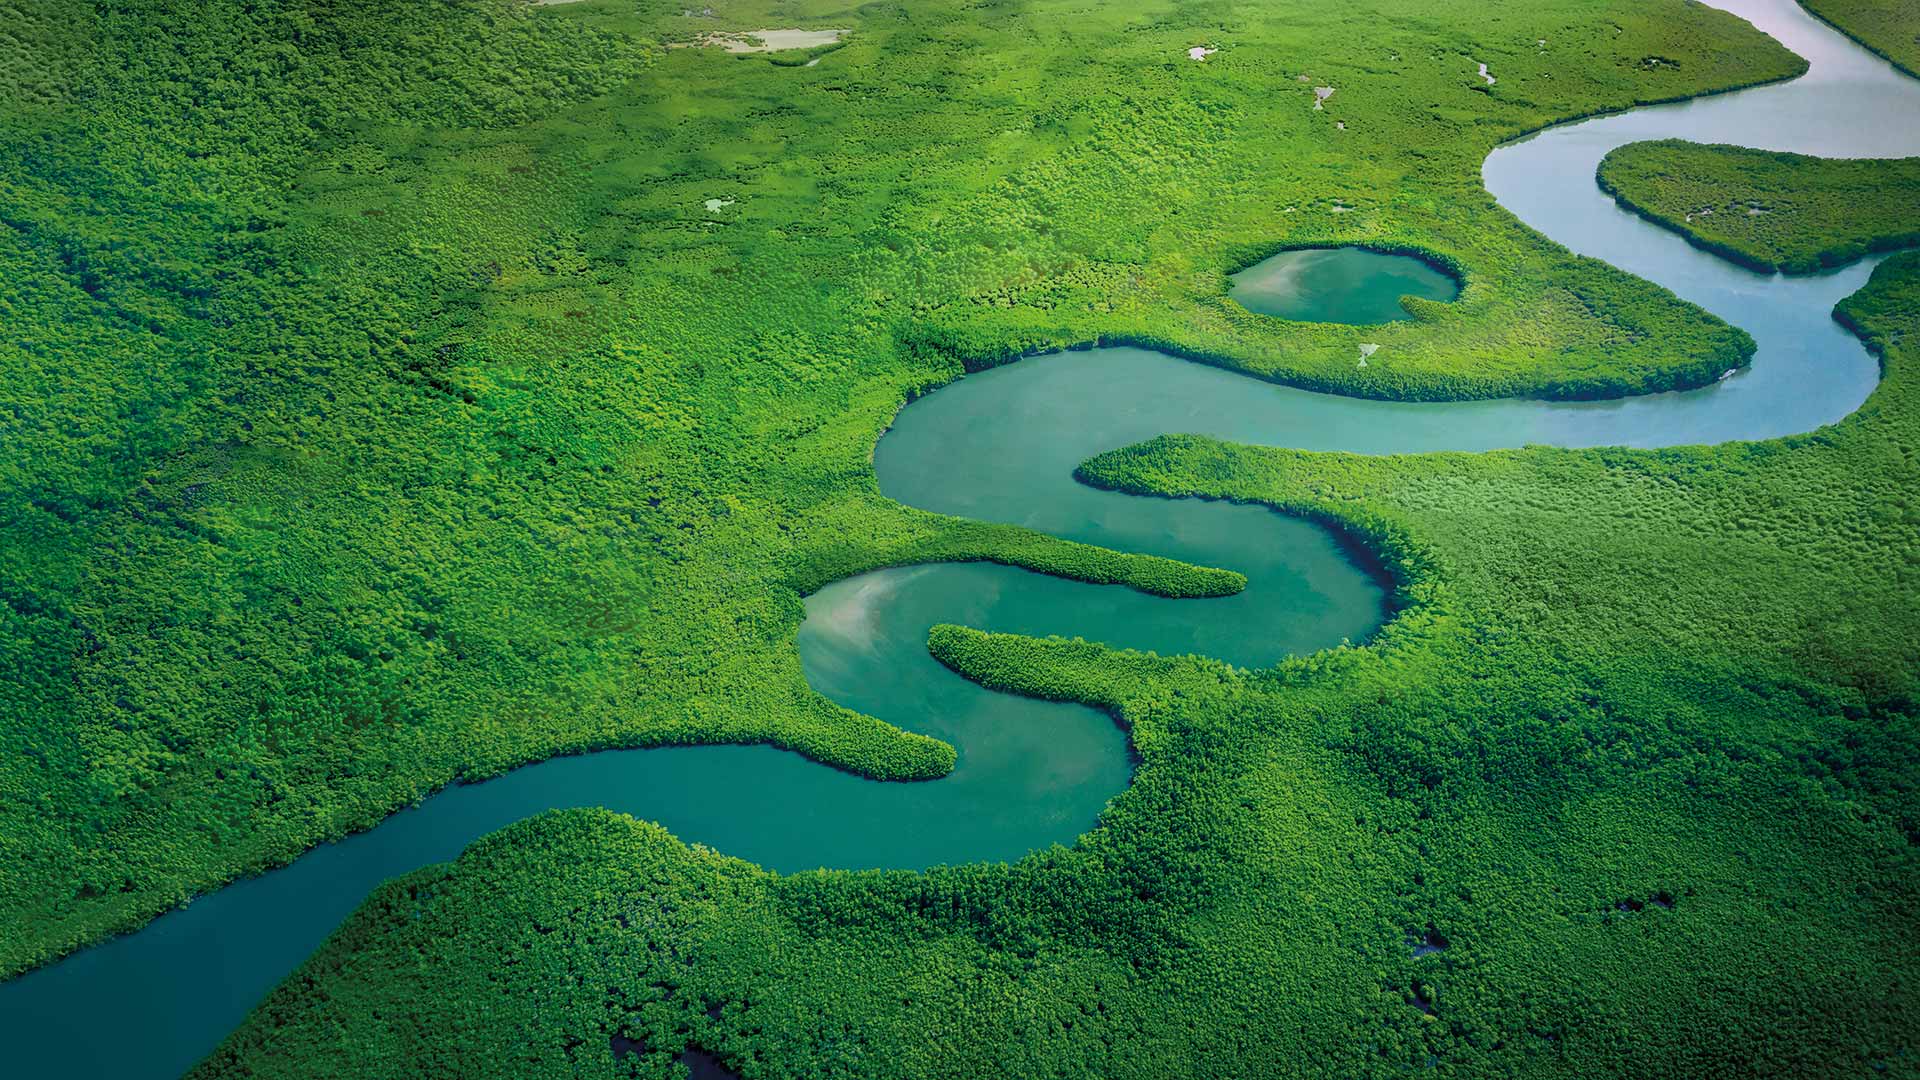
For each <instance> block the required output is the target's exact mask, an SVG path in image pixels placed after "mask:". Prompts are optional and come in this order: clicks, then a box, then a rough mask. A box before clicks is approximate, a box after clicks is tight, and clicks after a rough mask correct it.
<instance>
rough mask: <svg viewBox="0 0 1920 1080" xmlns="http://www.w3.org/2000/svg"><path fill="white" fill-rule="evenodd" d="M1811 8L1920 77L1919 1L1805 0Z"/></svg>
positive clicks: (1905, 69) (1843, 30)
mask: <svg viewBox="0 0 1920 1080" xmlns="http://www.w3.org/2000/svg"><path fill="white" fill-rule="evenodd" d="M1805 4H1806V8H1807V10H1808V11H1811V12H1813V13H1814V14H1815V15H1818V16H1819V17H1821V18H1822V19H1825V20H1826V21H1827V22H1830V23H1832V24H1833V25H1834V26H1836V27H1838V28H1839V29H1840V31H1841V32H1842V33H1844V34H1846V35H1847V36H1848V37H1850V38H1852V39H1854V40H1855V41H1858V42H1859V43H1860V44H1862V45H1865V46H1866V47H1867V48H1869V49H1872V50H1873V51H1874V52H1876V53H1879V54H1880V55H1881V56H1884V57H1886V58H1887V59H1888V60H1891V61H1893V63H1894V64H1896V65H1898V66H1899V67H1900V69H1901V70H1903V71H1905V72H1907V73H1908V74H1909V75H1914V76H1917V77H1920V4H1915V3H1914V0H1805Z"/></svg>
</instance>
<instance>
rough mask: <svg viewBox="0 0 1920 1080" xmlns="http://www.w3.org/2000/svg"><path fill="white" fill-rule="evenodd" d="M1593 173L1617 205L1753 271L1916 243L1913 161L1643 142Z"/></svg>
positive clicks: (1830, 262)
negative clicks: (1844, 157)
mask: <svg viewBox="0 0 1920 1080" xmlns="http://www.w3.org/2000/svg"><path fill="white" fill-rule="evenodd" d="M1599 177H1600V186H1601V187H1602V188H1604V189H1605V190H1606V191H1607V192H1608V193H1609V194H1611V195H1613V197H1614V198H1616V199H1618V200H1619V201H1620V204H1621V205H1622V206H1627V207H1630V208H1632V209H1633V210H1635V211H1637V212H1639V213H1641V214H1644V215H1646V216H1647V217H1648V218H1649V219H1651V220H1653V221H1655V222H1658V223H1659V224H1661V225H1664V226H1666V227H1667V228H1670V229H1678V230H1680V231H1682V232H1684V233H1686V235H1687V237H1688V238H1689V239H1691V240H1693V241H1694V242H1696V243H1698V244H1699V245H1700V246H1701V247H1704V248H1706V249H1707V250H1708V251H1711V252H1714V253H1715V254H1717V255H1720V256H1722V257H1724V258H1727V259H1731V260H1733V261H1734V262H1737V263H1740V264H1742V265H1744V266H1750V267H1752V268H1754V269H1756V270H1763V271H1775V270H1780V271H1785V272H1787V273H1790V274H1806V273H1812V272H1814V271H1816V270H1819V269H1821V268H1823V267H1829V266H1842V265H1844V264H1846V263H1850V262H1853V261H1854V260H1856V259H1858V258H1860V257H1861V256H1863V255H1866V254H1868V253H1870V252H1875V251H1889V250H1894V249H1897V248H1905V247H1913V246H1915V245H1920V213H1916V212H1915V210H1914V205H1913V202H1914V193H1915V192H1916V191H1920V158H1901V159H1898V160H1895V161H1861V160H1829V159H1825V158H1812V157H1807V156H1805V155H1802V154H1787V153H1779V152H1772V151H1766V150H1748V149H1744V148H1741V147H1737V146H1700V145H1696V144H1692V143H1685V142H1678V141H1661V142H1643V143H1630V144H1628V145H1626V146H1623V147H1621V148H1620V149H1618V150H1615V151H1613V152H1612V153H1610V154H1608V155H1607V157H1606V159H1605V160H1604V161H1602V162H1601V163H1600V173H1599Z"/></svg>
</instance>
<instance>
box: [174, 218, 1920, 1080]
mask: <svg viewBox="0 0 1920 1080" xmlns="http://www.w3.org/2000/svg"><path fill="white" fill-rule="evenodd" d="M1838 314H1839V317H1840V318H1841V319H1842V320H1843V321H1844V322H1845V323H1847V324H1848V325H1849V326H1851V327H1853V328H1854V329H1856V331H1857V332H1859V333H1860V334H1862V335H1863V336H1864V337H1865V338H1866V339H1867V340H1868V341H1869V342H1870V343H1872V344H1873V346H1874V347H1875V348H1876V350H1878V351H1880V352H1881V353H1882V355H1883V357H1884V361H1885V365H1886V372H1887V380H1886V382H1885V383H1884V384H1883V385H1882V387H1881V388H1880V390H1879V391H1878V392H1877V393H1876V394H1875V395H1874V396H1873V398H1872V399H1871V400H1870V401H1869V402H1868V403H1867V405H1866V406H1865V407H1864V408H1863V409H1862V410H1861V411H1860V412H1859V413H1857V414H1856V415H1855V416H1853V417H1851V418H1849V419H1848V420H1847V421H1845V422H1843V423H1841V424H1838V425H1835V426H1834V427H1832V428H1829V429H1824V430H1821V431H1819V432H1816V433H1813V434H1810V435H1807V436H1803V437H1798V438H1793V439H1787V440H1781V441H1776V442H1769V443H1757V444H1732V445H1726V446H1719V447H1706V448H1684V449H1674V450H1665V451H1658V452H1640V451H1622V450H1592V451H1568V450H1553V449H1529V450H1524V451H1512V452H1502V453H1494V454H1485V455H1466V454H1445V455H1428V456H1420V457H1349V456H1343V455H1327V454H1308V453H1299V452H1290V451H1280V450H1268V449H1253V448H1246V447H1235V446H1229V445H1224V444H1220V443H1215V442H1211V441H1207V440H1202V439H1195V438H1191V437H1180V436H1168V437H1163V438H1159V439H1155V440H1153V441H1151V442H1149V443H1146V444H1143V445H1140V446H1137V447H1130V448H1125V449H1122V450H1118V451H1115V452H1112V453H1108V454H1105V455H1102V456H1101V457H1100V458H1097V459H1095V460H1094V461H1092V462H1089V463H1087V465H1086V466H1085V467H1084V468H1083V470H1082V474H1083V476H1084V477H1085V478H1086V479H1088V480H1089V481H1091V482H1097V483H1101V484H1105V485H1109V486H1112V487H1116V488H1122V489H1126V490H1132V491H1137V492H1141V493H1143V494H1145V493H1158V494H1173V495H1197V496H1202V497H1208V498H1232V499H1241V500H1254V501H1260V502H1266V503H1269V504H1272V505H1274V506H1277V507H1282V508H1287V509H1290V510H1294V511H1297V512H1304V513H1312V514H1317V515H1323V516H1326V517H1328V518H1329V519H1332V520H1337V521H1340V522H1344V523H1346V524H1347V526H1348V527H1350V528H1353V529H1355V530H1357V531H1358V532H1360V533H1362V534H1364V535H1365V536H1367V537H1368V538H1369V539H1370V540H1371V541H1372V542H1374V543H1375V544H1377V545H1378V546H1379V547H1380V548H1381V550H1382V551H1383V553H1384V554H1385V556H1386V561H1387V562H1388V564H1389V565H1390V566H1392V567H1393V568H1394V573H1395V576H1396V577H1397V578H1398V579H1399V582H1400V586H1401V589H1402V591H1403V598H1404V599H1405V600H1406V601H1407V602H1408V604H1409V606H1408V608H1407V609H1406V610H1405V611H1404V612H1403V614H1402V615H1401V616H1400V617H1399V618H1398V619H1397V620H1396V621H1395V622H1394V623H1392V624H1390V626H1389V627H1388V629H1387V630H1386V632H1385V633H1384V634H1383V635H1382V636H1381V638H1380V640H1379V641H1377V642H1375V643H1373V644H1371V645H1369V646H1366V647H1362V648H1346V649H1339V650H1334V651H1331V652H1328V653H1323V654H1320V655H1317V656H1314V657H1308V658H1302V659H1298V660H1295V661H1291V662H1289V663H1287V664H1285V665H1283V666H1281V667H1279V668H1277V669H1275V670H1272V671H1268V672H1259V673H1251V674H1245V673H1241V674H1236V673H1235V672H1234V671H1233V670H1232V669H1229V668H1227V667H1225V666H1223V665H1219V664H1216V663H1212V662H1209V661H1205V660H1196V659H1190V658H1189V659H1172V658H1161V657H1154V656H1148V655H1144V654H1138V653H1117V652H1114V651H1112V650H1108V649H1105V648H1103V647H1101V646H1098V645H1090V644H1087V643H1085V642H1078V641H1066V640H1060V639H1054V640H1047V641H1036V640H1033V639H1027V638H1018V637H1004V636H995V635H987V634H982V633H979V632H977V631H972V630H967V629H963V628H959V627H942V628H939V629H937V630H936V631H935V633H934V637H933V642H932V644H933V647H934V649H935V651H936V653H937V654H938V655H940V656H941V657H942V658H943V659H944V660H945V661H946V662H947V663H949V664H950V665H952V666H954V667H955V668H957V669H959V670H961V671H963V672H965V673H967V674H970V675H972V676H974V677H976V678H979V679H981V680H983V681H985V682H988V683H989V684H992V685H996V686H1001V687H1006V688H1010V689H1016V690H1020V691H1023V692H1027V693H1034V694H1040V695H1043V696H1050V697H1063V698H1072V699H1077V700H1084V701H1089V702H1094V703H1098V704H1102V705H1104V706H1106V707H1107V708H1110V709H1111V710H1113V711H1114V713H1115V715H1116V717H1118V718H1119V719H1120V720H1122V721H1123V722H1124V723H1125V724H1126V725H1128V726H1129V728H1130V729H1131V732H1132V736H1133V740H1134V743H1135V745H1136V746H1137V747H1138V748H1139V751H1140V754H1141V757H1142V764H1141V767H1140V771H1139V773H1138V775H1137V777H1136V781H1135V783H1134V785H1133V787H1132V788H1130V789H1129V790H1128V791H1127V792H1126V793H1125V794H1124V795H1122V796H1121V797H1120V798H1119V799H1117V800H1116V802H1115V803H1114V805H1113V806H1112V808H1111V809H1110V810H1109V812H1108V814H1107V816H1106V819H1105V827H1104V828H1103V829H1101V830H1099V831H1098V832H1096V833H1094V834H1091V835H1090V836H1089V837H1087V838H1086V839H1085V840H1084V841H1083V843H1082V844H1081V845H1079V846H1077V847H1076V848H1074V849H1072V850H1065V849H1055V850H1052V851H1048V852H1044V853H1040V854H1038V855H1036V856H1034V857H1032V858H1029V859H1027V860H1025V861H1023V862H1021V863H1019V864H1017V865H1014V866H1011V867H1008V866H968V867H958V868H951V869H938V870H935V871H932V872H929V873H927V874H909V873H894V874H884V873H866V874H849V873H838V872H823V873H813V874H801V875H796V876H791V877H775V876H769V875H765V874H762V873H760V872H758V871H756V870H754V869H753V868H751V867H749V866H746V865H744V864H742V863H739V862H737V861H734V860H729V859H727V858H725V857H723V856H720V855H717V854H714V853H711V852H706V851H703V850H700V849H692V850H689V849H688V848H685V847H683V846H682V845H680V844H679V843H677V842H676V841H674V840H673V839H672V838H671V837H669V836H667V835H665V834H664V833H662V832H661V831H660V830H658V829H656V828H653V827H651V826H648V825H644V824H640V823H637V822H634V821H632V820H630V819H625V818H620V817H616V816H614V815H609V814H604V813H590V812H568V813H562V814H553V815H547V816H543V817H541V818H538V819H535V820H532V821H529V822H525V823H522V824H521V825H518V826H515V827H514V828H513V829H510V830H507V831H505V832H503V833H501V834H498V835H496V836H493V837H490V838H488V839H487V840H485V841H483V842H481V843H479V844H476V845H475V846H474V847H473V848H471V849H470V850H469V851H468V852H467V853H466V854H465V855H464V856H463V857H462V858H461V859H460V860H459V861H458V862H457V863H454V864H452V865H449V866H442V867H432V868H428V869H425V870H422V871H421V872H420V873H418V874H415V875H413V876H411V877H410V878H407V879H403V880H400V881H396V882H394V883H392V884H390V885H388V886H387V887H385V888H384V889H383V890H381V891H380V892H379V893H378V894H377V895H376V896H375V897H374V898H373V899H372V900H370V901H369V903H368V904H367V905H366V906H365V907H363V908H362V910H361V911H360V912H359V914H358V915H357V916H356V917H355V919H354V920H353V921H352V922H351V923H350V924H349V925H348V926H347V927H345V928H344V929H343V930H342V931H341V932H340V934H338V935H337V936H336V937H335V938H334V939H333V940H332V941H331V942H330V943H329V945H328V946H327V947H326V948H325V949H323V950H322V951H321V952H320V953H319V954H317V955H316V956H315V957H314V958H313V959H312V960H311V961H310V962H309V963H308V964H307V965H306V967H305V968H304V969H303V970H302V971H301V972H300V973H299V974H298V975H297V976H296V977H295V978H293V979H291V980H289V981H288V982H287V983H286V984H285V985H283V986H282V987H281V989H280V990H279V991H278V992H277V993H276V994H275V995H274V996H273V997H272V999H270V1001H269V1002H268V1003H267V1004H266V1005H265V1006H264V1007H263V1009H262V1010H261V1011H260V1012H259V1013H257V1014H256V1015H255V1017H254V1018H253V1020H252V1022H251V1023H250V1024H249V1025H248V1026H247V1027H246V1028H244V1029H243V1030H242V1031H241V1032H239V1033H238V1034H237V1035H236V1036H235V1038H234V1039H233V1040H231V1041H230V1042H229V1043H228V1045H227V1046H226V1047H225V1048H224V1049H223V1050H222V1051H221V1053H220V1054H219V1055H217V1056H216V1057H215V1058H214V1059H213V1060H212V1061H210V1062H209V1063H208V1064H207V1065H206V1066H204V1067H203V1069H202V1071H201V1075H204V1076H208V1077H212V1076H228V1075H235V1076H237V1075H257V1074H258V1073H260V1072H268V1073H271V1074H272V1075H284V1076H301V1075H313V1076H334V1075H343V1074H351V1075H366V1076H384V1075H414V1074H416V1073H419V1072H426V1073H430V1074H435V1075H460V1076H476V1077H478V1076H526V1075H587V1076H608V1075H615V1076H618V1075H665V1074H666V1072H665V1070H666V1069H667V1068H668V1067H669V1064H668V1063H669V1061H670V1060H671V1057H672V1055H674V1054H675V1053H677V1052H679V1050H680V1048H682V1047H684V1046H687V1045H689V1044H698V1045H701V1046H704V1047H706V1048H708V1049H711V1050H714V1051H717V1052H718V1053H719V1054H720V1055H721V1056H722V1058H723V1059H724V1060H726V1061H728V1062H729V1063H730V1064H732V1065H734V1066H735V1067H737V1068H738V1069H739V1070H740V1072H741V1073H742V1074H743V1075H746V1076H777V1075H794V1076H835V1075H846V1076H861V1077H880V1076H913V1077H920V1076H954V1077H962V1076H982V1075H1022V1076H1081V1075H1100V1076H1136V1075H1137V1076H1166V1075H1249V1074H1253V1073H1257V1072H1259V1071H1260V1070H1261V1069H1264V1068H1269V1067H1272V1066H1273V1063H1276V1062H1284V1063H1285V1065H1284V1067H1283V1068H1284V1071H1286V1072H1288V1073H1289V1074H1299V1075H1340V1076H1398V1075H1403V1074H1405V1073H1406V1072H1408V1071H1422V1070H1432V1071H1433V1072H1434V1073H1435V1074H1436V1075H1445V1076H1512V1075H1525V1076H1529V1077H1562V1076H1564V1077H1592V1076H1632V1077H1639V1076H1668V1075H1676V1076H1678V1075H1684V1076H1701V1077H1750V1076H1781V1077H1808V1076H1823V1077H1824V1076H1847V1075H1859V1074H1868V1075H1891V1076H1911V1075H1915V1072H1916V1069H1917V1068H1920V1063H1917V1062H1916V1060H1915V1057H1914V1050H1915V1048H1914V1045H1913V1039H1914V1033H1915V1031H1917V1030H1920V988H1916V986H1915V985H1914V983H1913V981H1912V980H1911V978H1910V975H1911V973H1912V972H1913V971H1914V970H1915V965H1916V963H1920V947H1916V945H1915V942H1914V939H1913V937H1912V935H1911V934H1909V933H1907V932H1906V931H1907V928H1908V927H1909V926H1910V925H1911V921H1912V919H1913V917H1914V914H1915V911H1916V904H1917V903H1920V865H1916V854H1915V853H1916V843H1920V794H1917V793H1920V782H1916V781H1917V780H1920V778H1917V777H1916V769H1920V765H1917V764H1916V762H1920V726H1916V723H1915V720H1916V717H1915V715H1914V711H1915V704H1914V703H1915V696H1914V695H1915V691H1916V685H1915V683H1916V672H1920V615H1917V614H1916V613H1915V611H1914V608H1913V605H1912V604H1911V603H1910V602H1908V600H1909V598H1910V597H1911V596H1912V594H1913V591H1914V589H1915V587H1916V585H1920V562H1917V561H1916V556H1915V552H1917V551H1920V514H1917V513H1916V512H1915V507H1914V501H1913V494H1912V493H1913V491H1914V489H1915V483H1916V480H1920V476H1916V465H1915V462H1916V460H1920V459H1917V458H1916V453H1915V445H1914V438H1915V435H1914V433H1915V431H1916V430H1917V429H1920V425H1917V423H1916V421H1917V420H1920V381H1916V377H1915V376H1916V371H1920V351H1916V346H1915V343H1916V342H1920V255H1912V254H1905V255H1899V256H1896V257H1895V258H1893V259H1892V260H1889V261H1888V262H1887V263H1886V264H1885V265H1883V266H1882V267H1880V268H1879V270H1878V271H1877V272H1876V273H1875V275H1874V278H1873V281H1872V283H1871V284H1870V286H1869V287H1868V288H1867V289H1866V290H1865V291H1864V292H1862V293H1861V294H1859V295H1857V296H1855V297H1853V298H1851V299H1849V300H1848V301H1847V302H1846V303H1845V304H1844V305H1843V307H1842V310H1841V311H1840V312H1839V313H1838ZM1810 837H1811V838H1817V842H1809V838H1810ZM616 1046H617V1047H619V1048H620V1050H621V1051H622V1056H621V1057H619V1058H618V1059H616V1058H614V1056H613V1054H612V1053H611V1052H610V1051H611V1050H612V1048H613V1047H616Z"/></svg>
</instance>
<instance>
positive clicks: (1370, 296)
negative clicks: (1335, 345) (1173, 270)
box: [1227, 247, 1460, 325]
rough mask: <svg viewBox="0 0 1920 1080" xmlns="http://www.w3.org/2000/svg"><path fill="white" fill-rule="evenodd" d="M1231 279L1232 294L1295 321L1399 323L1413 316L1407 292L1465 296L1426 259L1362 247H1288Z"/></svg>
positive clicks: (1262, 310) (1444, 298) (1244, 304)
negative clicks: (1405, 302)
mask: <svg viewBox="0 0 1920 1080" xmlns="http://www.w3.org/2000/svg"><path fill="white" fill-rule="evenodd" d="M1229 280H1230V281H1232V282H1233V285H1232V287H1231V288H1230V289H1228V290H1227V295H1228V296H1231V297H1233V298H1234V299H1235V300H1237V301H1239V302H1240V306H1241V307H1244V308H1246V309H1247V310H1248V311H1252V312H1257V313H1259V314H1261V315H1273V316H1277V317H1279V318H1282V319H1292V320H1294V321H1295V322H1327V323H1355V324H1358V325H1367V324H1371V323H1383V322H1394V321H1397V320H1400V319H1407V318H1411V316H1409V315H1408V314H1407V310H1406V309H1405V308H1403V307H1401V306H1400V298H1401V297H1403V296H1418V297H1422V298H1424V299H1427V300H1439V301H1442V302H1445V301H1450V300H1452V299H1454V298H1455V297H1457V296H1459V295H1460V283H1459V282H1458V281H1456V280H1454V278H1453V277H1452V276H1451V275H1449V274H1448V273H1447V272H1446V271H1444V270H1441V269H1439V268H1437V267H1435V266H1434V265H1433V264H1432V263H1429V262H1427V261H1426V260H1424V259H1421V258H1419V257H1417V256H1413V255H1389V254H1386V253H1385V252H1380V251H1369V250H1367V249H1366V248H1358V247H1337V248H1298V249H1296V250H1293V251H1283V252H1281V253H1280V254H1278V255H1275V256H1273V257H1272V258H1270V259H1262V260H1261V261H1259V262H1257V263H1254V264H1253V265H1252V266H1249V267H1247V268H1246V269H1245V270H1242V271H1240V272H1239V273H1237V274H1235V275H1233V277H1232V278H1230V279H1229Z"/></svg>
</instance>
